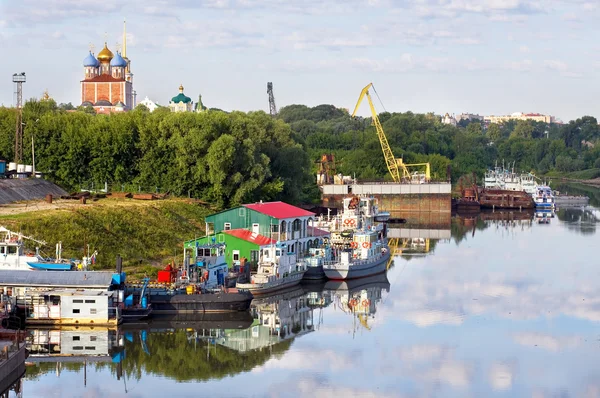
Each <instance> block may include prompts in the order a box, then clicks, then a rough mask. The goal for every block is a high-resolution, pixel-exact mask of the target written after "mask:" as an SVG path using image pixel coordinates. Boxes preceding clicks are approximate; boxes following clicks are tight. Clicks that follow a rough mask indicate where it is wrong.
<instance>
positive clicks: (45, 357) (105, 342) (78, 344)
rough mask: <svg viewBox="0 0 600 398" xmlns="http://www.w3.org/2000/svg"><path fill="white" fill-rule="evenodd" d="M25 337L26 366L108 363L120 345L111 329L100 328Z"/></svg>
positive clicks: (29, 333)
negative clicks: (65, 361)
mask: <svg viewBox="0 0 600 398" xmlns="http://www.w3.org/2000/svg"><path fill="white" fill-rule="evenodd" d="M26 333H27V335H26V337H25V344H26V345H27V351H28V352H29V358H28V361H29V362H55V361H57V359H58V358H68V360H69V361H74V362H78V361H79V362H80V361H83V359H86V360H88V361H100V362H103V361H111V360H112V359H113V357H115V355H118V352H119V351H120V350H121V345H122V344H121V343H120V342H119V339H118V334H117V331H116V330H115V329H109V328H102V327H70V328H60V329H27V331H26Z"/></svg>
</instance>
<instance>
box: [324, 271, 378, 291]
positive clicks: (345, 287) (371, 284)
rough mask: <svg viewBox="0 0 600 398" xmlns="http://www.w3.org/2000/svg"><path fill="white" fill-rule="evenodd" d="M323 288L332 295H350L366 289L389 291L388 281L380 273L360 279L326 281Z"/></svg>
mask: <svg viewBox="0 0 600 398" xmlns="http://www.w3.org/2000/svg"><path fill="white" fill-rule="evenodd" d="M324 288H325V290H329V291H332V292H333V293H334V294H352V293H354V292H355V291H357V290H362V289H367V288H378V289H380V290H381V289H385V290H386V291H389V290H390V281H388V278H387V273H381V274H377V275H372V276H368V277H366V278H360V279H350V280H343V281H327V282H326V283H325V286H324Z"/></svg>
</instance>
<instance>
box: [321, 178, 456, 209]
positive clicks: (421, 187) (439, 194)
mask: <svg viewBox="0 0 600 398" xmlns="http://www.w3.org/2000/svg"><path fill="white" fill-rule="evenodd" d="M451 190H452V186H451V184H449V183H440V184H396V183H381V184H350V185H323V186H322V196H321V199H322V204H323V206H326V207H337V208H341V206H342V200H343V199H344V198H345V197H347V196H348V195H373V196H374V197H376V198H377V199H378V201H379V209H380V210H382V211H389V212H405V213H406V212H441V213H450V211H451Z"/></svg>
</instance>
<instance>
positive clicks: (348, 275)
mask: <svg viewBox="0 0 600 398" xmlns="http://www.w3.org/2000/svg"><path fill="white" fill-rule="evenodd" d="M383 235H384V232H379V231H377V230H376V229H375V228H373V227H371V228H370V229H366V228H365V229H363V230H359V231H356V232H354V234H353V236H352V239H351V241H350V242H349V244H348V245H344V246H343V247H342V248H340V249H339V251H338V252H337V253H335V254H336V255H335V260H334V261H330V262H326V263H325V264H324V267H323V271H324V272H325V276H327V278H328V279H334V280H343V279H354V278H362V277H365V276H369V275H375V274H378V273H381V272H385V270H386V266H387V260H389V258H390V250H389V248H388V246H387V243H386V241H385V237H384V236H383Z"/></svg>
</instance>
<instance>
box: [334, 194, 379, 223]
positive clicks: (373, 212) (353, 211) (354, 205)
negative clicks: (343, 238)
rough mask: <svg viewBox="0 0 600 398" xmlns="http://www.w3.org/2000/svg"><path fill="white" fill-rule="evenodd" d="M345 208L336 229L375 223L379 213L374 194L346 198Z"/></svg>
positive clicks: (344, 201)
mask: <svg viewBox="0 0 600 398" xmlns="http://www.w3.org/2000/svg"><path fill="white" fill-rule="evenodd" d="M343 205H344V209H343V211H342V214H341V217H340V218H339V220H338V224H337V225H334V230H343V229H356V228H363V227H364V226H366V225H373V224H374V221H375V216H377V214H379V208H378V206H377V199H376V198H374V197H373V196H364V197H363V196H351V197H348V198H344V200H343Z"/></svg>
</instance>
